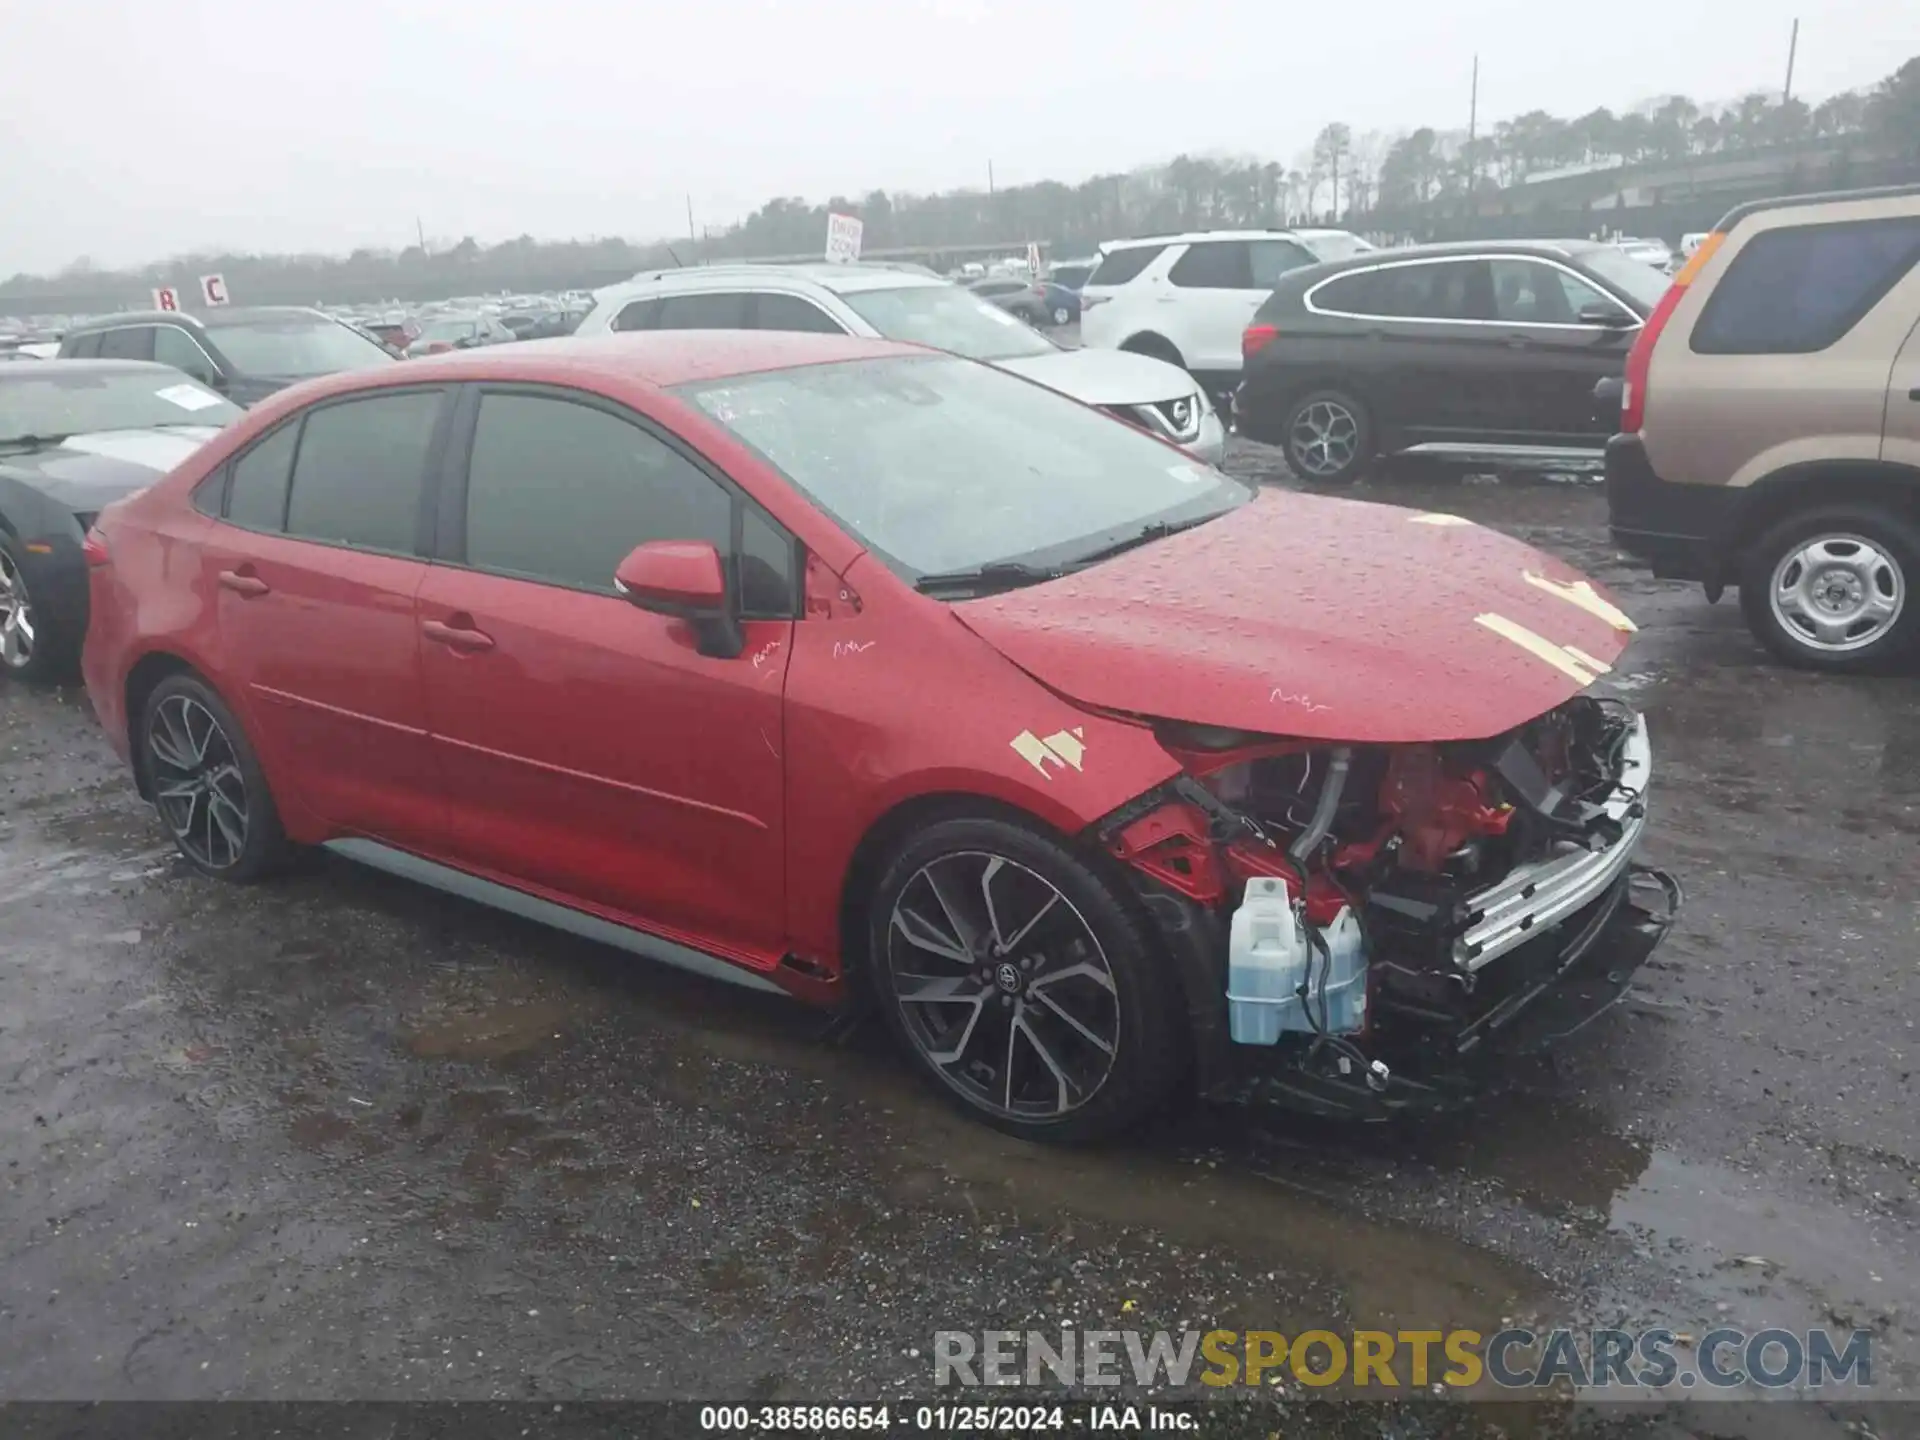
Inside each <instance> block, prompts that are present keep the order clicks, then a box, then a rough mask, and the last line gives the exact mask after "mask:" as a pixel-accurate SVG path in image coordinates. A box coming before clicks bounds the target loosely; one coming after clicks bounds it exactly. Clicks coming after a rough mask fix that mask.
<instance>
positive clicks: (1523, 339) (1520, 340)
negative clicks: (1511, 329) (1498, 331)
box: [1507, 335, 1533, 350]
mask: <svg viewBox="0 0 1920 1440" xmlns="http://www.w3.org/2000/svg"><path fill="white" fill-rule="evenodd" d="M1507 348H1508V349H1509V350H1531V349H1532V348H1533V341H1532V340H1530V339H1529V338H1528V337H1527V336H1525V335H1509V336H1507Z"/></svg>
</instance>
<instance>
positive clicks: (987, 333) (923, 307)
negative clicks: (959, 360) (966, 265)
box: [840, 284, 1059, 360]
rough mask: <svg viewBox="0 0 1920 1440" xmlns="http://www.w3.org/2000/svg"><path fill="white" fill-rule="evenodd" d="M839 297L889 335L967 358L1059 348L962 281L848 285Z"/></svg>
mask: <svg viewBox="0 0 1920 1440" xmlns="http://www.w3.org/2000/svg"><path fill="white" fill-rule="evenodd" d="M840 298H841V299H842V300H844V301H845V302H846V303H847V304H848V305H849V306H851V307H852V308H853V310H854V313H855V314H857V315H859V316H860V318H861V319H863V320H865V321H866V322H867V323H868V324H869V325H871V326H873V328H874V329H875V330H877V331H879V332H880V333H881V334H882V335H884V336H886V337H887V338H888V339H889V340H910V341H912V342H913V343H914V344H916V345H931V346H932V347H933V348H934V349H936V350H951V351H952V352H953V353H954V354H956V355H964V356H966V357H967V358H968V359H969V360H1015V359H1019V358H1020V357H1022V356H1026V355H1047V354H1051V353H1052V352H1053V351H1054V350H1056V349H1058V348H1059V347H1058V346H1056V345H1055V344H1054V343H1053V342H1052V341H1051V340H1049V339H1047V337H1046V336H1044V335H1042V334H1041V333H1040V332H1039V331H1038V330H1034V329H1032V328H1030V327H1029V326H1028V325H1026V324H1025V323H1024V322H1022V321H1020V320H1018V319H1016V318H1015V317H1013V316H1012V315H1009V314H1008V313H1007V312H1006V311H1005V310H1002V309H1001V308H1000V307H999V306H998V305H995V304H992V303H991V302H989V301H986V300H982V299H981V298H980V297H979V296H978V295H975V294H974V293H973V292H972V291H970V290H963V289H961V288H960V287H959V286H958V285H945V284H942V285H895V286H890V287H888V288H886V289H882V290H844V291H842V292H841V293H840Z"/></svg>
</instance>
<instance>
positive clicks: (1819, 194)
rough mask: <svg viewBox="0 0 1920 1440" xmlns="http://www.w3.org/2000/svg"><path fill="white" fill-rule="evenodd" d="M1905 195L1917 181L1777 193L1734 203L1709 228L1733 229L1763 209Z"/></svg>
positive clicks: (1917, 189)
mask: <svg viewBox="0 0 1920 1440" xmlns="http://www.w3.org/2000/svg"><path fill="white" fill-rule="evenodd" d="M1909 195H1914V196H1920V184H1908V185H1881V186H1877V187H1875V188H1873V189H1870V190H1822V191H1816V192H1814V193H1813V194H1811V195H1781V196H1776V197H1774V198H1772V199H1768V200H1749V201H1747V202H1746V204H1744V205H1736V206H1734V207H1733V209H1731V210H1729V211H1728V212H1727V213H1726V214H1725V215H1723V216H1722V217H1721V219H1720V223H1719V224H1718V225H1716V226H1714V227H1713V228H1714V229H1715V230H1719V231H1722V232H1725V231H1728V230H1731V229H1733V227H1734V226H1735V225H1737V224H1739V223H1740V222H1741V221H1742V220H1744V219H1746V218H1747V217H1748V216H1749V215H1758V214H1760V213H1762V212H1763V211H1767V210H1792V209H1799V208H1801V207H1804V206H1815V205H1851V204H1858V203H1859V202H1861V201H1863V200H1899V199H1903V198H1905V197H1906V196H1909Z"/></svg>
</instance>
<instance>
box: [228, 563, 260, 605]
mask: <svg viewBox="0 0 1920 1440" xmlns="http://www.w3.org/2000/svg"><path fill="white" fill-rule="evenodd" d="M220 584H221V587H222V588H223V589H227V590H231V591H233V593H234V594H236V595H242V596H245V597H246V598H247V599H249V600H252V599H255V598H257V597H259V596H261V595H264V594H266V593H267V591H268V590H270V589H272V588H273V587H272V586H270V585H268V584H267V582H266V581H264V580H262V579H261V578H260V577H259V576H258V575H255V574H253V573H251V572H250V571H249V570H247V569H244V568H243V569H239V570H222V571H221V572H220Z"/></svg>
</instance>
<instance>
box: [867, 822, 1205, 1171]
mask: <svg viewBox="0 0 1920 1440" xmlns="http://www.w3.org/2000/svg"><path fill="white" fill-rule="evenodd" d="M1123 887H1124V881H1115V880H1112V879H1109V878H1108V877H1107V876H1105V875H1103V874H1102V873H1101V872H1100V870H1098V869H1096V868H1095V867H1094V866H1093V865H1090V864H1088V863H1087V861H1086V860H1084V859H1082V858H1081V857H1080V856H1078V855H1076V854H1075V853H1074V852H1073V851H1072V850H1070V849H1069V848H1068V847H1067V846H1065V845H1063V844H1062V843H1060V842H1059V841H1058V840H1056V839H1054V838H1052V837H1051V836H1048V835H1046V834H1043V833H1041V832H1040V831H1038V830H1034V829H1030V828H1028V827H1026V826H1024V825H1020V824H1016V823H1012V822H1010V821H1006V820H999V819H989V818H984V817H957V818H953V819H948V820H941V821H937V822H935V823H934V824H931V825H929V826H927V828H925V829H924V830H922V831H920V832H919V833H918V834H916V835H914V836H912V837H911V838H910V839H909V840H908V841H907V842H906V844H905V845H903V846H902V847H901V849H900V851H899V853H898V854H897V855H896V856H895V857H894V858H893V860H892V862H891V863H890V864H889V865H888V866H887V868H886V870H885V872H884V873H883V874H882V875H881V877H880V880H879V882H878V884H876V885H875V887H874V890H873V896H872V899H871V901H870V902H869V906H868V912H867V947H868V948H867V954H868V957H869V961H868V963H869V967H870V974H871V978H872V981H873V990H874V995H875V999H876V1001H877V1002H878V1004H879V1007H880V1010H881V1012H882V1014H883V1015H884V1016H885V1017H886V1022H887V1026H888V1028H889V1029H890V1030H892V1032H893V1034H894V1036H895V1038H896V1039H897V1040H899V1041H900V1042H901V1043H902V1044H903V1045H904V1046H905V1047H906V1049H907V1051H908V1053H909V1054H911V1055H912V1056H913V1058H914V1062H915V1065H916V1066H917V1068H918V1069H919V1070H920V1072H921V1073H922V1074H923V1075H924V1076H925V1077H926V1078H927V1079H928V1080H929V1081H930V1082H932V1084H933V1085H934V1087H935V1088H936V1089H938V1090H939V1091H941V1092H942V1093H943V1094H945V1095H946V1097H947V1098H948V1099H949V1100H950V1101H952V1102H954V1103H956V1104H958V1105H959V1106H960V1108H961V1109H962V1110H964V1111H966V1112H967V1113H968V1114H969V1115H971V1116H972V1117H973V1118H974V1119H977V1120H982V1121H985V1122H986V1123H987V1124H989V1125H991V1126H993V1127H994V1128H996V1129H998V1130H1003V1131H1005V1132H1006V1133H1007V1134H1010V1135H1017V1136H1020V1137H1021V1138H1023V1139H1027V1140H1036V1141H1047V1142H1054V1143H1076V1142H1083V1141H1089V1140H1097V1139H1100V1138H1103V1137H1105V1136H1109V1135H1112V1134H1114V1133H1116V1132H1118V1131H1121V1130H1124V1129H1127V1128H1128V1127H1130V1126H1133V1125H1135V1124H1138V1123H1139V1122H1140V1121H1141V1120H1143V1119H1145V1118H1146V1117H1147V1116H1149V1115H1151V1114H1152V1113H1154V1112H1155V1111H1157V1110H1158V1109H1160V1108H1161V1107H1162V1106H1163V1105H1164V1104H1165V1103H1166V1101H1167V1100H1168V1098H1169V1097H1170V1096H1171V1094H1172V1092H1173V1089H1174V1086H1175V1084H1176V1082H1177V1081H1178V1079H1179V1076H1180V1075H1181V1073H1182V1066H1183V1063H1184V1055H1185V1045H1184V1031H1183V1030H1182V1021H1181V1018H1180V1017H1181V1016H1183V1015H1184V1013H1185V1011H1184V1009H1183V1007H1182V1006H1181V1004H1180V996H1179V990H1178V986H1177V985H1176V983H1175V980H1174V976H1173V973H1172V970H1171V962H1170V961H1169V959H1168V957H1167V956H1166V955H1165V953H1164V952H1163V950H1162V949H1161V948H1160V946H1159V944H1158V943H1157V940H1156V938H1155V937H1154V935H1153V931H1152V927H1151V926H1150V924H1149V923H1148V921H1147V920H1146V919H1145V918H1144V917H1143V916H1142V915H1141V914H1140V913H1139V910H1138V907H1137V906H1136V905H1134V904H1133V903H1132V900H1131V897H1129V896H1127V895H1125V894H1124V893H1123ZM916 996H918V997H920V998H916Z"/></svg>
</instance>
